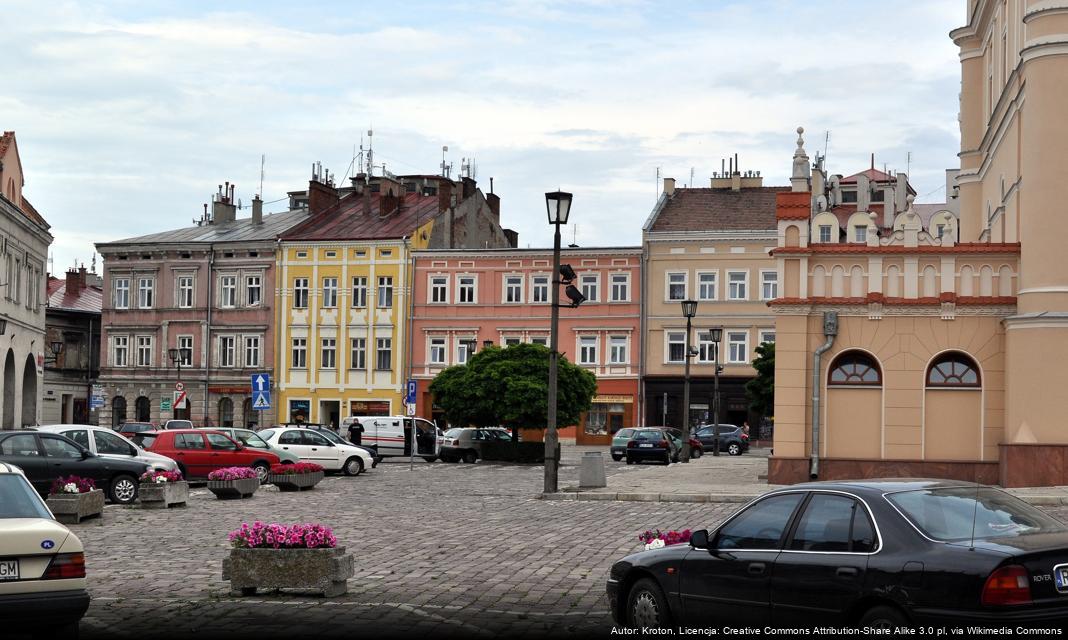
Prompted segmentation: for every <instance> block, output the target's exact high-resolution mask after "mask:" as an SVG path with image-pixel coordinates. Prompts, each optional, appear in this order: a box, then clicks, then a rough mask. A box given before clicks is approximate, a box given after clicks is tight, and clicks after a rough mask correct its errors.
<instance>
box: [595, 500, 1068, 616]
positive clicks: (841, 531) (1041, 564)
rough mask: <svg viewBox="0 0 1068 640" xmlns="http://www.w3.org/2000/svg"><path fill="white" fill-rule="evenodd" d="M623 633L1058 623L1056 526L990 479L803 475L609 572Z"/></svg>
mask: <svg viewBox="0 0 1068 640" xmlns="http://www.w3.org/2000/svg"><path fill="white" fill-rule="evenodd" d="M608 601H609V603H610V605H611V608H612V615H613V617H614V618H615V620H616V622H618V623H619V624H621V625H625V626H634V627H670V626H677V625H694V626H697V625H703V626H711V625H714V624H717V625H718V624H727V625H734V626H742V625H746V624H759V625H760V626H765V625H770V626H774V627H780V628H781V627H787V628H789V627H795V626H811V625H820V626H824V625H831V624H838V625H854V626H860V627H864V626H870V627H876V628H888V627H889V628H893V627H895V626H898V625H929V624H955V623H956V624H963V623H967V622H973V623H974V622H979V623H985V624H990V625H995V624H996V625H997V626H999V627H1000V626H1016V625H1022V626H1029V625H1043V626H1049V627H1059V626H1061V625H1062V624H1064V623H1065V622H1068V527H1066V526H1065V525H1064V524H1063V523H1061V522H1060V521H1058V520H1055V519H1054V518H1052V517H1050V516H1048V515H1046V514H1045V513H1043V512H1041V511H1039V510H1038V509H1036V508H1034V507H1032V506H1031V505H1029V504H1027V503H1025V502H1023V501H1021V500H1019V499H1018V498H1016V497H1014V496H1012V495H1010V494H1008V493H1005V492H1004V491H1001V490H999V489H995V488H992V487H980V486H978V485H974V484H970V485H969V484H963V483H960V482H951V481H941V480H884V481H874V480H873V481H858V482H816V483H809V484H802V485H795V486H793V487H790V488H788V489H782V490H779V491H774V492H771V493H768V494H766V495H764V496H761V497H760V498H758V499H757V500H755V501H753V502H752V503H750V504H749V505H747V506H746V507H744V508H743V509H742V510H741V511H739V512H738V513H736V514H735V515H733V516H732V517H731V518H729V519H728V520H727V521H726V522H724V523H723V524H721V525H720V526H719V527H718V528H716V529H714V530H713V531H711V532H707V531H704V530H702V531H698V532H696V533H694V534H693V538H692V540H691V541H690V544H682V545H672V546H668V547H664V548H661V549H657V550H653V551H645V552H641V553H635V554H633V555H630V556H627V557H626V558H624V559H623V560H620V561H619V562H617V563H615V564H614V565H613V566H612V569H611V573H610V575H609V579H608Z"/></svg>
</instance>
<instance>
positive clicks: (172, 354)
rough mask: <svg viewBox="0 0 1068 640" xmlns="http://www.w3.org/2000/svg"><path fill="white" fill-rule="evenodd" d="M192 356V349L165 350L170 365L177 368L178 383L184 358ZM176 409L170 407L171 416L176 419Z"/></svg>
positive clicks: (180, 378) (180, 379)
mask: <svg viewBox="0 0 1068 640" xmlns="http://www.w3.org/2000/svg"><path fill="white" fill-rule="evenodd" d="M192 355H193V350H192V349H187V348H183V349H167V356H168V357H169V358H170V359H171V363H172V364H174V365H175V366H177V367H178V382H181V381H182V361H183V360H185V359H186V358H190V357H191V356H192ZM177 412H178V409H176V408H174V407H171V414H172V415H174V417H175V418H177V417H178V416H177Z"/></svg>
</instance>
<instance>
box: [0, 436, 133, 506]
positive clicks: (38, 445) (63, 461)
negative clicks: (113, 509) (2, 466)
mask: <svg viewBox="0 0 1068 640" xmlns="http://www.w3.org/2000/svg"><path fill="white" fill-rule="evenodd" d="M0 462H7V463H10V464H13V465H15V466H17V467H20V468H21V469H22V471H23V472H24V473H25V474H26V479H27V480H29V481H30V484H32V485H33V488H34V489H37V491H38V493H40V494H41V495H47V494H48V490H49V489H50V488H51V487H52V482H53V481H54V480H55V479H56V478H59V477H60V476H63V477H67V476H72V475H74V476H79V477H82V478H89V479H91V480H93V482H95V483H96V486H97V488H99V489H103V490H104V494H105V495H106V496H107V497H108V498H109V499H110V500H111V501H112V502H115V503H118V504H129V503H131V502H133V501H134V500H136V499H137V488H138V484H139V479H140V477H141V474H142V473H144V472H145V471H146V470H147V469H148V468H149V465H147V464H145V463H143V462H138V461H136V460H119V459H116V458H107V457H103V456H97V455H94V454H93V453H91V452H90V451H88V450H87V449H83V448H82V447H81V446H80V445H78V444H77V443H75V442H74V441H73V440H71V439H70V438H67V437H64V436H61V435H59V434H58V433H44V432H37V431H0Z"/></svg>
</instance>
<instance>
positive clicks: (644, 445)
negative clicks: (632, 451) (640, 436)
mask: <svg viewBox="0 0 1068 640" xmlns="http://www.w3.org/2000/svg"><path fill="white" fill-rule="evenodd" d="M638 446H639V447H648V448H650V449H652V448H653V445H651V444H639V445H638Z"/></svg>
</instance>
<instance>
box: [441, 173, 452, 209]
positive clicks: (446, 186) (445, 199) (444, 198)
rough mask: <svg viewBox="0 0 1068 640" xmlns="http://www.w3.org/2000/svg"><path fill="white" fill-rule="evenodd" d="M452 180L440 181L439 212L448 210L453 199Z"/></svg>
mask: <svg viewBox="0 0 1068 640" xmlns="http://www.w3.org/2000/svg"><path fill="white" fill-rule="evenodd" d="M452 189H453V182H452V180H440V181H439V182H438V212H439V213H440V212H443V211H448V209H449V205H450V202H451V200H452Z"/></svg>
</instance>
